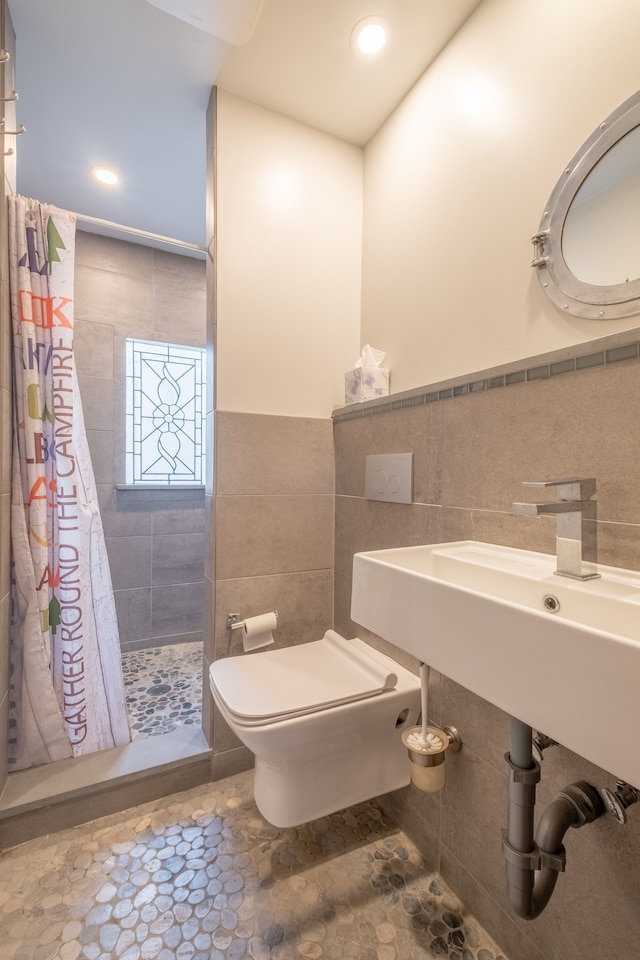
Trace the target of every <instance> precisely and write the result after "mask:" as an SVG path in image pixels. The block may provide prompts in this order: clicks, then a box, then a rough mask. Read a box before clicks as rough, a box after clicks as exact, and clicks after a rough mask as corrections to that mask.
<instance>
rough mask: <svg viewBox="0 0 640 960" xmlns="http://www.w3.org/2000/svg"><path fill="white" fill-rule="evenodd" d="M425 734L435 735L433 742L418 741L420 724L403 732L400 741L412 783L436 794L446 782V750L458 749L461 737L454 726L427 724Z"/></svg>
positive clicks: (420, 736)
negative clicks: (403, 746)
mask: <svg viewBox="0 0 640 960" xmlns="http://www.w3.org/2000/svg"><path fill="white" fill-rule="evenodd" d="M426 732H427V735H428V734H432V735H433V736H434V737H436V738H437V739H436V741H435V743H433V742H432V743H429V742H427V743H420V740H421V739H422V733H423V730H422V727H409V728H408V729H407V730H405V731H404V732H403V734H402V742H403V743H404V745H405V747H406V748H407V753H408V755H409V769H410V772H411V782H412V783H413V784H414V786H416V787H417V788H418V789H419V790H422V791H423V792H424V793H438V791H439V790H442V788H443V787H444V782H445V765H444V760H445V752H446V751H447V750H448V749H449V748H451V749H452V750H459V749H460V747H461V746H462V740H461V739H460V736H459V734H458V731H457V730H456V729H455V727H443V728H442V730H441V729H440V728H439V727H427V728H426Z"/></svg>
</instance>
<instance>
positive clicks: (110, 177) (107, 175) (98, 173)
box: [93, 167, 120, 187]
mask: <svg viewBox="0 0 640 960" xmlns="http://www.w3.org/2000/svg"><path fill="white" fill-rule="evenodd" d="M93 175H94V177H95V178H96V180H99V181H100V183H106V184H108V185H109V186H110V187H112V186H113V185H114V184H115V183H118V181H119V180H120V177H119V176H118V174H117V173H115V172H114V171H113V170H108V169H107V168H106V167H94V170H93Z"/></svg>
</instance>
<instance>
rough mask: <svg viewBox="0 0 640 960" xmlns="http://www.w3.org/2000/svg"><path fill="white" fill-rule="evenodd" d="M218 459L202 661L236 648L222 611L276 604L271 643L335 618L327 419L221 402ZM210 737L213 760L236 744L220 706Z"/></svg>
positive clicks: (294, 639) (250, 611) (246, 613)
mask: <svg viewBox="0 0 640 960" xmlns="http://www.w3.org/2000/svg"><path fill="white" fill-rule="evenodd" d="M215 463H216V497H215V508H214V509H215V520H214V522H215V591H214V595H215V606H214V607H213V615H212V624H213V629H212V633H211V644H210V645H209V646H208V645H207V644H206V643H205V650H206V651H207V655H208V657H209V662H212V661H213V660H214V659H216V658H218V657H224V656H229V655H237V654H242V652H243V651H242V642H241V637H240V634H239V633H238V632H232V631H229V630H227V629H226V619H227V615H228V614H229V613H237V614H238V615H239V616H240V618H241V619H244V618H245V617H252V616H256V615H257V614H260V613H266V612H267V611H269V610H277V611H278V628H277V630H276V631H275V633H274V640H275V643H274V646H272V647H269V648H268V649H277V648H278V647H286V646H290V645H291V644H296V643H305V642H308V641H310V640H319V639H320V638H321V637H322V635H323V634H324V632H325V630H328V629H329V628H330V627H331V626H332V623H333V517H334V513H333V507H334V468H333V438H332V425H331V421H330V420H315V419H307V418H304V417H280V416H267V415H262V414H250V413H229V412H224V411H218V412H217V413H216V414H215ZM248 655H249V656H250V655H251V654H248ZM213 746H214V753H215V754H216V755H217V759H218V761H220V759H221V756H222V755H224V754H229V755H230V754H231V753H232V752H233V751H234V750H237V749H238V748H239V746H240V745H239V743H238V741H237V740H236V739H235V737H233V735H232V734H231V732H230V731H229V730H228V728H227V726H226V724H225V723H224V721H223V720H222V718H221V717H219V716H216V717H214V722H213ZM229 759H230V757H229Z"/></svg>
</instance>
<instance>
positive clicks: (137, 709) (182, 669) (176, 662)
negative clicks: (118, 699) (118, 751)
mask: <svg viewBox="0 0 640 960" xmlns="http://www.w3.org/2000/svg"><path fill="white" fill-rule="evenodd" d="M122 672H123V674H124V685H125V693H126V697H127V711H128V714H129V725H130V727H131V736H132V739H133V740H142V739H144V738H145V737H155V736H159V735H160V734H162V733H170V732H171V731H172V730H175V729H176V728H177V727H184V726H191V725H193V724H199V723H200V718H201V715H202V641H199V642H193V643H175V644H170V645H168V646H166V647H149V648H147V649H145V650H135V651H133V652H131V653H123V654H122Z"/></svg>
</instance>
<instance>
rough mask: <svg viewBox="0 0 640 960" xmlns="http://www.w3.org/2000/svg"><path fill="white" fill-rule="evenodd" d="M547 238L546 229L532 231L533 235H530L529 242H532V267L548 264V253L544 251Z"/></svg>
mask: <svg viewBox="0 0 640 960" xmlns="http://www.w3.org/2000/svg"><path fill="white" fill-rule="evenodd" d="M548 239H549V231H548V230H541V231H540V232H539V233H534V235H533V236H532V237H531V243H532V244H533V260H532V261H531V266H532V267H545V266H546V265H547V264H548V262H549V255H548V254H546V253H545V249H546V244H547V240H548Z"/></svg>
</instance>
